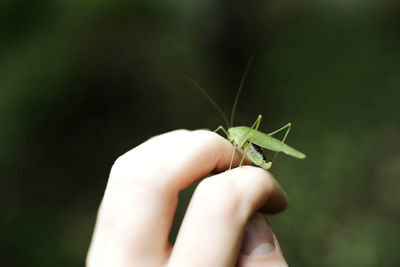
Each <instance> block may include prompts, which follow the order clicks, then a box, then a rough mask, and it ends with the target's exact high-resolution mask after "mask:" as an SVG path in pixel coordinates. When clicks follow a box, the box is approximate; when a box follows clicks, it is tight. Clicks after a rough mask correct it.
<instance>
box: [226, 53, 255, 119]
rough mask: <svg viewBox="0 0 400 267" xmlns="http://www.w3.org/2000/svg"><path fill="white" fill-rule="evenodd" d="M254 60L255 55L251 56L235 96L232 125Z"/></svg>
mask: <svg viewBox="0 0 400 267" xmlns="http://www.w3.org/2000/svg"><path fill="white" fill-rule="evenodd" d="M252 61H253V56H250V58H249V61H248V62H247V66H246V69H245V70H244V73H243V76H242V80H241V81H240V85H239V88H238V90H237V93H236V96H235V101H234V102H233V107H232V113H231V125H232V126H233V119H234V117H235V111H236V106H237V103H238V101H239V96H240V93H241V92H242V89H243V85H244V81H245V80H246V76H247V73H248V72H249V68H250V65H251V62H252Z"/></svg>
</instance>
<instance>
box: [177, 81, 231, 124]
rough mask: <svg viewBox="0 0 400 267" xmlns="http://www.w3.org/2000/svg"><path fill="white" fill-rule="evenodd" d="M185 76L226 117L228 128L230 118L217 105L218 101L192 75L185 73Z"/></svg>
mask: <svg viewBox="0 0 400 267" xmlns="http://www.w3.org/2000/svg"><path fill="white" fill-rule="evenodd" d="M183 77H184V78H185V79H186V80H188V81H189V82H190V83H191V84H193V86H194V87H195V88H196V89H197V90H199V91H200V93H202V94H203V95H204V96H205V97H206V98H207V99H208V101H210V103H211V104H212V105H213V106H214V107H215V108H216V109H217V110H218V112H219V114H221V116H222V118H223V119H224V121H225V123H226V126H228V128H230V125H229V122H228V119H227V118H226V116H225V114H224V113H223V112H222V110H221V109H220V108H219V106H218V105H217V103H215V102H214V100H213V99H212V98H211V97H210V96H209V95H208V94H207V92H206V91H205V90H204V89H203V88H202V87H201V86H200V85H199V84H198V83H196V82H195V81H193V80H192V79H191V78H190V77H188V76H186V75H183Z"/></svg>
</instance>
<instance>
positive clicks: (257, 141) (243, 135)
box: [186, 60, 306, 170]
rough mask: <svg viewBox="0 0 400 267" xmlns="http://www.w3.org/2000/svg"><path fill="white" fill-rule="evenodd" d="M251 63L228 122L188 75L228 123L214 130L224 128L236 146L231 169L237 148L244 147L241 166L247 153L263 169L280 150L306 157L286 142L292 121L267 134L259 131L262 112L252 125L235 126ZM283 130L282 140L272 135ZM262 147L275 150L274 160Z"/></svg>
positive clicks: (268, 165)
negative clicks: (241, 94) (240, 98)
mask: <svg viewBox="0 0 400 267" xmlns="http://www.w3.org/2000/svg"><path fill="white" fill-rule="evenodd" d="M250 63H251V60H249V63H248V64H247V66H246V70H245V72H244V75H243V77H242V80H241V82H240V85H239V89H238V91H237V93H236V97H235V101H234V103H233V108H232V113H231V118H230V123H229V122H228V119H227V118H226V116H225V114H224V113H223V112H222V110H221V109H220V108H219V106H218V105H217V104H216V103H215V102H214V101H213V99H212V98H211V97H210V96H209V95H208V94H207V93H206V91H204V89H203V88H202V87H201V86H200V85H199V84H197V83H196V82H194V81H193V80H192V79H190V78H188V77H186V78H187V79H188V80H189V81H190V82H191V83H192V84H193V85H194V86H195V87H196V88H197V89H198V90H199V91H200V92H201V93H202V94H203V95H204V96H205V97H206V98H207V99H208V100H209V101H210V102H211V104H212V105H213V106H214V107H215V108H216V109H217V110H218V112H219V113H220V114H221V116H222V118H223V119H224V121H225V123H226V125H227V126H228V130H226V129H225V128H224V127H223V126H222V125H221V126H218V128H217V129H215V130H214V132H218V131H219V130H222V131H223V132H224V133H225V134H226V136H227V139H228V140H229V141H230V142H231V143H232V144H233V146H234V149H233V152H232V158H231V162H230V165H229V169H231V167H232V161H233V157H234V154H235V151H236V148H240V149H244V154H243V157H242V159H241V161H240V164H239V166H242V164H243V161H244V159H245V157H246V155H247V157H248V158H249V159H250V160H251V161H252V162H253V163H254V164H255V165H257V166H259V167H261V168H263V169H266V170H268V169H269V168H271V166H272V162H273V161H274V160H275V158H276V156H277V154H278V153H279V152H283V153H285V154H287V155H290V156H292V157H295V158H298V159H304V158H305V157H306V155H305V154H303V153H301V152H300V151H298V150H296V149H294V148H292V147H290V146H288V145H286V144H285V143H284V142H285V140H286V137H287V136H288V134H289V132H290V128H291V126H292V124H291V123H288V124H286V125H285V126H283V127H282V128H280V129H278V130H276V131H273V132H272V133H268V134H265V133H262V132H260V131H258V127H259V126H260V123H261V118H262V115H261V114H260V115H258V117H257V119H256V121H255V122H254V123H253V125H252V126H251V127H247V126H236V127H233V119H234V115H235V109H236V106H237V102H238V99H239V95H240V93H241V91H242V88H243V85H244V81H245V79H246V76H247V72H248V70H249V66H250ZM283 130H286V132H285V135H284V137H283V139H282V140H278V139H276V138H274V137H272V135H274V134H276V133H278V132H281V131H283ZM262 149H268V150H272V151H275V155H274V157H273V158H272V160H269V161H267V159H266V157H265V156H264V154H263V152H262Z"/></svg>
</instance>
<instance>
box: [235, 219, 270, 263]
mask: <svg viewBox="0 0 400 267" xmlns="http://www.w3.org/2000/svg"><path fill="white" fill-rule="evenodd" d="M274 250H275V243H274V237H273V234H272V230H271V227H270V226H269V224H268V222H267V220H266V219H265V218H264V216H263V215H261V214H259V213H256V214H255V215H254V216H253V217H251V219H250V220H249V221H248V223H247V226H246V233H245V237H244V241H243V245H242V250H241V252H242V254H244V255H246V256H249V257H252V258H261V257H265V256H267V255H268V254H270V253H271V252H272V251H274Z"/></svg>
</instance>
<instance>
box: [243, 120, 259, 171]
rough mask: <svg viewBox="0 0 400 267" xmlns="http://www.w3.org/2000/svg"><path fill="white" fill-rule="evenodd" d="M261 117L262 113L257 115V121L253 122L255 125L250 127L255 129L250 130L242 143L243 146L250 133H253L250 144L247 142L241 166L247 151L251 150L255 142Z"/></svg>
mask: <svg viewBox="0 0 400 267" xmlns="http://www.w3.org/2000/svg"><path fill="white" fill-rule="evenodd" d="M261 119H262V116H261V114H260V115H258V117H257V119H256V121H255V122H254V123H253V125H252V126H251V127H250V128H251V129H253V130H252V131H249V132H248V133H247V134H246V135H245V136H244V138H243V141H242V143H241V144H240V147H242V146H243V145H244V144H245V143H246V141H247V140H248V138H249V135H250V134H251V138H250V141H249V142H248V144H247V147H246V150H245V151H244V154H243V157H242V160H241V161H240V164H239V166H242V164H243V161H244V158H245V157H246V154H247V152H248V151H249V148H250V146H251V144H252V143H253V139H254V135H255V133H256V131H257V130H258V127H259V126H260V123H261Z"/></svg>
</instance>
